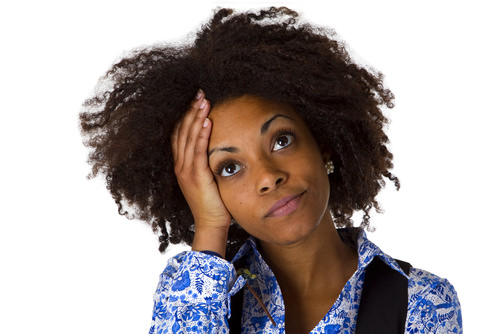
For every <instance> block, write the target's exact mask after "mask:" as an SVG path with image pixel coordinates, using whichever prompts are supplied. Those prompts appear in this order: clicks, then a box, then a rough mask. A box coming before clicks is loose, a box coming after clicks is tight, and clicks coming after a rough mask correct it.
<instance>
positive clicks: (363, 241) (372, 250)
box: [231, 228, 408, 278]
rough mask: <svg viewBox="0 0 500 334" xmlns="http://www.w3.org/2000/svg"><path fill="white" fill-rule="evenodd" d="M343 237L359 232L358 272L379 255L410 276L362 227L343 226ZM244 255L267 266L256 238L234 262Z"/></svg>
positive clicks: (249, 242)
mask: <svg viewBox="0 0 500 334" xmlns="http://www.w3.org/2000/svg"><path fill="white" fill-rule="evenodd" d="M338 231H339V233H340V235H341V238H342V239H343V240H344V242H346V240H345V238H346V236H351V237H352V236H354V238H356V237H355V236H356V234H357V238H356V239H357V246H356V247H357V249H358V272H360V271H364V270H365V269H366V267H367V266H368V265H369V264H370V263H371V262H372V260H373V259H374V257H375V256H378V257H379V258H380V259H381V260H382V261H383V262H385V263H386V264H387V265H388V266H389V267H391V268H392V269H394V270H396V271H397V272H399V273H400V274H401V275H403V276H405V277H406V278H408V276H407V275H406V274H405V272H404V271H403V270H402V269H401V267H400V266H399V265H398V263H397V262H396V261H395V260H394V259H393V258H392V257H390V256H389V255H387V254H385V253H384V252H382V250H381V249H380V248H379V247H377V246H376V245H375V244H374V243H372V242H371V241H370V240H368V238H367V236H366V232H365V231H364V230H363V229H360V228H342V229H339V230H338ZM244 257H247V258H248V257H250V258H251V260H250V261H251V262H254V261H255V262H258V266H259V267H261V268H262V267H263V266H264V267H266V268H267V264H265V262H264V259H263V258H262V255H261V254H260V252H259V250H258V249H257V242H256V240H255V238H253V237H249V238H248V239H247V240H246V241H245V242H244V243H243V245H242V246H241V247H240V249H239V250H238V252H237V253H236V255H235V256H234V258H233V260H232V261H231V262H232V263H233V264H234V263H236V262H237V261H239V260H240V259H242V258H244Z"/></svg>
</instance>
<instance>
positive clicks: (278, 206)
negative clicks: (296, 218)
mask: <svg viewBox="0 0 500 334" xmlns="http://www.w3.org/2000/svg"><path fill="white" fill-rule="evenodd" d="M304 193H305V191H304V192H301V193H300V194H295V195H290V196H285V197H283V198H282V199H280V200H278V201H276V203H274V205H273V206H272V207H271V208H270V209H269V211H268V212H267V213H266V215H265V217H280V216H286V215H288V214H290V213H292V212H293V211H295V210H296V209H297V207H298V206H299V204H300V200H301V198H302V195H303V194H304Z"/></svg>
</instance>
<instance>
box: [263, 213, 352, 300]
mask: <svg viewBox="0 0 500 334" xmlns="http://www.w3.org/2000/svg"><path fill="white" fill-rule="evenodd" d="M261 248H262V255H263V257H264V259H265V260H266V262H267V263H268V265H269V266H270V268H271V269H272V270H273V272H274V274H275V275H276V278H277V280H278V283H279V285H280V288H281V289H282V292H283V294H284V295H285V294H289V293H292V294H296V295H297V294H298V295H307V294H310V293H314V292H315V291H316V292H317V291H325V289H329V288H331V287H335V290H338V289H339V287H340V288H341V287H343V286H344V284H345V283H346V282H347V280H348V279H349V278H350V277H351V276H352V274H353V273H354V271H355V270H356V268H357V251H356V250H355V249H353V248H351V247H350V246H348V245H346V244H344V243H343V242H342V240H341V239H340V237H339V235H338V232H337V230H336V228H335V225H334V223H333V221H332V219H331V218H330V217H328V219H323V220H322V222H321V223H320V225H319V226H318V228H317V229H316V230H315V231H314V232H313V233H311V235H310V236H308V237H307V238H305V239H303V240H300V241H298V242H296V243H293V244H290V245H271V244H266V243H261Z"/></svg>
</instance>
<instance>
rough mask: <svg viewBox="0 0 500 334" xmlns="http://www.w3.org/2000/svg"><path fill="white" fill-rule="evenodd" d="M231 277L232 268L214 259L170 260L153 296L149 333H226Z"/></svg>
mask: <svg viewBox="0 0 500 334" xmlns="http://www.w3.org/2000/svg"><path fill="white" fill-rule="evenodd" d="M235 277H236V272H235V270H234V267H233V265H232V264H231V263H229V262H228V261H226V260H223V259H219V258H217V257H214V256H210V255H205V254H202V253H198V252H186V253H183V254H180V255H178V256H176V257H174V258H173V259H170V260H169V264H168V265H167V268H166V269H165V271H164V272H163V274H162V275H161V276H160V282H159V284H158V288H157V291H156V293H155V296H154V301H155V305H154V311H153V321H152V326H151V330H150V333H155V334H156V333H158V334H159V333H172V332H177V331H179V332H183V333H192V332H193V333H196V332H204V333H220V332H222V331H224V330H227V316H228V305H229V302H228V298H229V297H228V296H229V295H228V293H229V290H230V287H231V286H232V284H233V283H234V280H235ZM194 328H198V330H195V329H194Z"/></svg>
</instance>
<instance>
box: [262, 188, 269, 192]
mask: <svg viewBox="0 0 500 334" xmlns="http://www.w3.org/2000/svg"><path fill="white" fill-rule="evenodd" d="M268 190H269V187H262V188H261V189H260V191H261V192H266V191H268Z"/></svg>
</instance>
